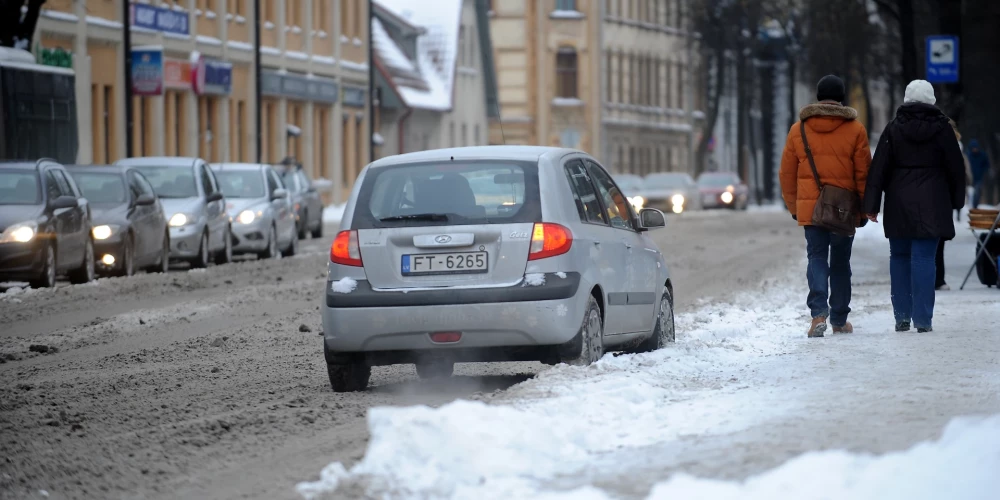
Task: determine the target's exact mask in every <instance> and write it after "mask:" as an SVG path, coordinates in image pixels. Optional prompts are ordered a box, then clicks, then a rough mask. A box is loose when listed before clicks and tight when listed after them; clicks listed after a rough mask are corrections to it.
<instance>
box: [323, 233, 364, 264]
mask: <svg viewBox="0 0 1000 500" xmlns="http://www.w3.org/2000/svg"><path fill="white" fill-rule="evenodd" d="M330 262H333V263H334V264H342V265H345V266H353V267H361V248H360V247H359V246H358V232H357V231H341V232H339V233H337V237H336V238H334V240H333V245H331V246H330Z"/></svg>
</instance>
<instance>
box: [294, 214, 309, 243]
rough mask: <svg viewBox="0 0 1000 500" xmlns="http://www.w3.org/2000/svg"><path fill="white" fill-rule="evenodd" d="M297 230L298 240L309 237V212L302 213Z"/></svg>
mask: <svg viewBox="0 0 1000 500" xmlns="http://www.w3.org/2000/svg"><path fill="white" fill-rule="evenodd" d="M297 228H298V230H299V239H300V240H304V239H306V236H308V235H309V212H302V217H300V218H299V223H298V226H297Z"/></svg>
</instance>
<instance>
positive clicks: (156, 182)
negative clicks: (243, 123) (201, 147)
mask: <svg viewBox="0 0 1000 500" xmlns="http://www.w3.org/2000/svg"><path fill="white" fill-rule="evenodd" d="M118 164H119V165H123V166H128V167H135V168H137V169H138V170H139V171H141V172H142V173H143V174H144V175H145V176H146V179H148V180H149V183H150V184H152V185H153V190H154V191H156V195H157V196H159V197H160V203H161V204H162V205H163V211H164V212H165V213H166V215H167V225H168V226H169V227H170V260H172V261H173V260H176V261H184V262H188V263H190V264H191V267H194V268H204V267H206V266H208V263H209V261H214V262H215V263H216V264H226V263H229V262H231V261H232V259H233V240H232V230H231V228H230V222H229V215H228V214H227V213H226V200H225V196H223V194H222V191H221V190H220V188H219V182H218V180H216V178H215V175H214V174H213V173H212V169H211V168H209V166H208V163H206V162H205V160H202V159H201V158H183V157H171V156H163V157H144V158H129V159H126V160H121V161H119V162H118Z"/></svg>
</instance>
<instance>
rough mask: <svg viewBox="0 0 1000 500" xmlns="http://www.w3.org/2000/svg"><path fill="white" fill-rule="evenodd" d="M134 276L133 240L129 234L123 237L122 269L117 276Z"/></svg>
mask: <svg viewBox="0 0 1000 500" xmlns="http://www.w3.org/2000/svg"><path fill="white" fill-rule="evenodd" d="M134 274H135V238H134V237H133V236H132V234H131V233H129V234H128V235H127V236H126V237H125V246H124V247H122V268H121V271H119V272H118V275H119V276H125V277H128V276H132V275H134Z"/></svg>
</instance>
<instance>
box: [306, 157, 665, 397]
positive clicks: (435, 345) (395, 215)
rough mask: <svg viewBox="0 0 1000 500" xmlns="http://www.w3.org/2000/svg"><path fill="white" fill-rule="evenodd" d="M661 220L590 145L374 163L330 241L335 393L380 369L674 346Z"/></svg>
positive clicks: (329, 336)
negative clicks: (653, 234) (657, 233)
mask: <svg viewBox="0 0 1000 500" xmlns="http://www.w3.org/2000/svg"><path fill="white" fill-rule="evenodd" d="M664 223H665V221H664V216H663V213H662V212H660V211H659V210H655V209H644V210H640V211H639V212H638V213H636V211H635V210H634V209H633V208H632V206H631V204H630V203H629V202H628V200H627V198H626V196H625V195H624V194H623V193H622V192H621V190H620V189H619V188H618V186H617V185H616V184H615V182H614V181H613V180H612V178H611V176H610V175H609V174H608V172H607V171H606V170H605V169H604V167H602V166H601V165H600V164H599V163H598V162H597V160H595V159H594V158H593V157H591V156H589V155H587V154H586V153H583V152H581V151H577V150H572V149H559V148H547V147H527V146H488V147H471V148H456V149H441V150H434V151H425V152H420V153H411V154H405V155H400V156H393V157H388V158H383V159H380V160H378V161H376V162H374V163H372V164H371V165H369V166H367V167H366V168H365V169H364V170H363V171H362V173H361V175H360V176H359V178H358V180H357V182H356V183H355V185H354V190H353V192H352V193H351V197H350V200H349V201H348V203H347V207H346V210H345V213H344V217H343V220H342V222H341V227H340V232H338V234H337V236H336V238H335V240H334V242H333V245H332V246H331V249H330V264H329V272H328V283H327V286H326V291H325V301H324V307H323V328H324V353H325V356H326V362H327V367H328V371H329V377H330V383H331V385H332V386H333V390H335V391H354V390H363V389H364V388H365V387H366V386H367V385H368V379H369V376H370V373H371V366H373V365H388V364H396V363H415V364H416V365H417V372H418V373H419V374H420V375H421V376H422V377H436V376H448V375H450V374H451V372H452V369H453V366H454V363H455V362H472V361H525V360H539V361H543V362H547V363H559V362H565V363H573V364H589V363H592V362H594V361H597V360H598V359H600V358H601V356H602V355H603V354H604V353H605V352H607V351H613V350H653V349H657V348H659V347H662V346H664V345H665V344H666V343H667V342H671V341H673V339H674V322H673V296H672V285H671V281H670V275H669V273H668V272H667V265H666V263H665V262H664V259H663V255H662V254H661V253H660V250H659V249H658V248H657V247H656V244H655V243H654V242H653V240H652V239H650V238H649V236H648V235H647V231H648V230H650V229H655V228H660V227H663V226H664Z"/></svg>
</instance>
